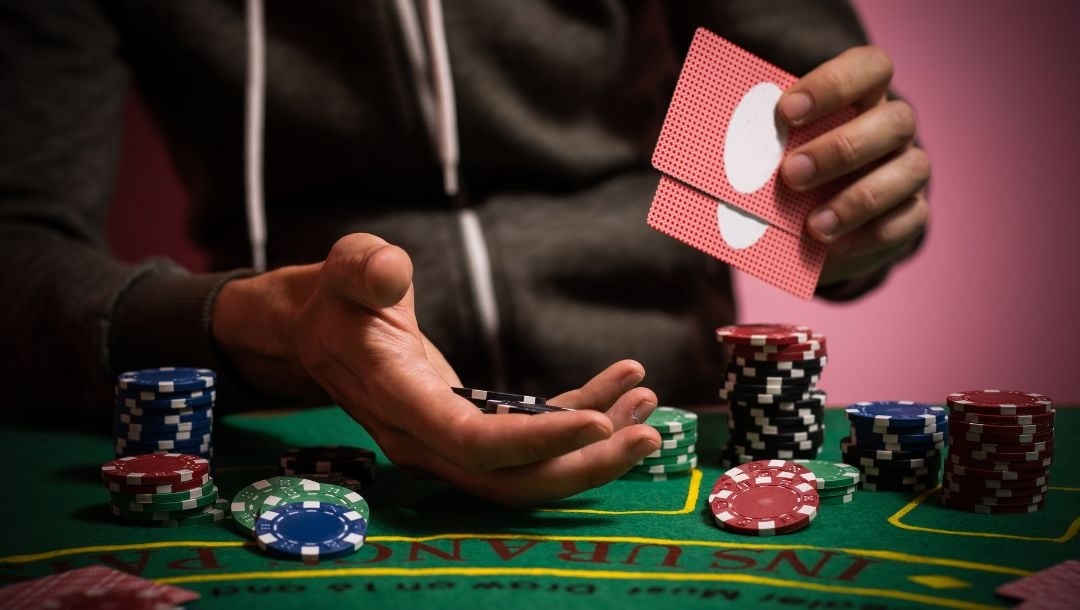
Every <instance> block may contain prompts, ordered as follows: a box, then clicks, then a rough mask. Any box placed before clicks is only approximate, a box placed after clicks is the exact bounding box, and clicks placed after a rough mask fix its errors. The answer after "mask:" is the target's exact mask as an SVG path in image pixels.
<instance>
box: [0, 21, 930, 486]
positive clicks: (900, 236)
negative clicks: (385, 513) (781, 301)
mask: <svg viewBox="0 0 1080 610" xmlns="http://www.w3.org/2000/svg"><path fill="white" fill-rule="evenodd" d="M263 9H265V14H263ZM245 11H246V12H245ZM444 11H445V14H444ZM253 17H256V18H253ZM245 19H247V21H245ZM262 19H265V23H262V22H261V20H262ZM698 26H705V27H708V28H710V29H712V30H713V31H715V32H717V33H719V34H721V35H722V36H725V37H727V38H729V39H731V40H732V41H734V42H735V43H737V44H740V45H742V46H744V47H746V48H748V49H749V50H750V51H752V52H755V53H757V54H759V55H762V56H763V57H765V58H766V59H769V60H771V61H773V62H775V63H777V64H779V65H780V66H781V67H784V68H786V69H788V70H789V71H792V72H794V73H797V74H805V77H804V78H803V79H802V80H801V81H800V82H799V83H798V84H797V85H796V86H794V87H793V88H792V89H791V90H789V91H788V92H787V93H786V94H785V96H784V97H783V98H782V99H781V100H780V102H779V106H778V113H779V115H780V116H781V117H782V118H783V119H784V120H786V121H789V122H790V123H791V124H792V126H793V128H796V129H797V128H798V126H800V125H803V124H806V123H808V122H811V121H813V120H814V119H816V118H818V117H821V116H824V115H827V114H829V113H831V112H834V111H835V110H837V109H839V108H842V107H844V106H847V105H853V106H854V107H855V108H856V109H857V110H858V111H859V112H860V114H859V116H858V117H857V118H856V119H855V120H853V121H852V122H850V123H849V124H847V125H844V126H843V127H841V128H838V129H836V130H834V131H832V132H830V133H828V134H826V135H824V136H822V137H821V138H818V139H817V140H815V141H813V142H810V143H809V144H807V145H806V146H804V147H802V148H801V149H800V150H797V151H794V152H793V153H792V154H791V155H789V156H788V157H787V158H786V159H785V160H784V162H783V164H782V166H781V175H782V176H783V178H784V180H785V181H786V182H787V184H789V185H790V186H791V187H792V188H796V189H806V188H814V187H815V186H817V185H820V184H823V183H825V182H828V181H831V180H835V179H837V178H845V179H853V181H852V182H851V184H850V185H849V186H847V187H846V188H844V189H843V190H842V191H841V192H840V193H839V195H838V196H837V197H836V198H834V199H833V200H832V201H830V202H829V203H828V204H827V205H826V206H825V207H824V208H822V209H821V210H818V211H816V212H815V213H813V214H811V216H810V218H809V219H808V230H809V231H810V233H811V234H812V235H813V236H814V237H815V238H816V239H819V240H821V241H822V242H824V243H826V244H829V245H830V247H831V253H830V256H829V259H828V261H827V263H826V268H825V271H824V273H823V277H822V281H821V285H820V287H819V294H821V295H822V296H825V297H829V298H851V297H854V296H857V295H858V294H861V293H862V292H864V291H865V290H868V289H869V288H872V287H873V286H875V285H876V284H878V283H880V281H881V280H882V279H883V278H884V276H885V274H886V273H887V272H888V269H889V267H890V265H891V264H892V263H893V262H895V261H896V260H899V259H901V258H903V257H904V256H905V255H906V254H908V253H910V252H911V250H912V249H913V248H914V244H916V243H917V241H918V239H919V237H920V236H921V234H922V232H923V230H924V227H925V225H926V222H927V217H928V208H927V204H926V200H925V196H924V194H923V188H924V186H925V184H926V182H927V180H928V179H929V163H928V161H927V158H926V155H925V154H924V153H923V152H922V151H921V150H920V149H918V148H917V147H915V146H913V141H914V137H915V120H914V114H913V112H912V110H911V108H910V107H909V106H908V105H907V104H906V103H904V102H901V101H889V100H888V99H887V98H886V93H887V90H888V86H889V83H890V80H891V77H892V66H891V63H890V61H889V59H888V57H887V55H886V54H885V53H884V52H883V51H881V50H880V49H876V48H873V47H867V46H861V45H864V44H865V40H864V38H863V35H862V33H861V31H860V29H859V26H858V22H857V19H856V18H855V16H854V15H853V14H852V12H851V10H850V8H849V7H848V6H846V4H843V3H840V2H779V1H774V2H762V1H755V2H715V3H706V2H700V3H697V2H680V3H656V2H649V3H627V4H625V5H624V4H620V3H615V2H595V3H592V2H568V3H559V2H550V3H548V2H515V3H484V2H466V1H461V2H452V3H451V2H448V3H446V5H445V6H442V5H441V4H440V3H439V2H438V1H437V0H424V1H423V2H421V3H419V4H415V3H413V2H411V1H409V0H399V1H395V2H389V1H383V2H345V1H341V2H334V3H330V2H327V3H320V4H319V5H316V6H314V7H312V6H308V5H301V4H300V3H285V2H270V3H267V6H265V7H263V6H262V3H261V2H258V1H249V2H248V3H247V6H241V5H240V4H239V3H236V2H233V3H222V2H218V1H211V0H205V1H203V2H198V1H189V2H138V1H134V0H130V1H126V2H125V1H116V2H99V3H91V2H87V3H58V2H53V3H50V2H42V3H21V2H7V3H5V6H4V8H3V14H2V16H0V66H3V69H2V76H0V79H2V80H0V90H2V91H3V94H4V99H5V103H6V105H7V108H6V109H5V112H4V113H2V117H0V134H2V135H0V235H2V236H3V239H2V244H3V245H2V246H0V248H2V250H0V251H2V253H3V256H2V260H3V261H4V262H5V273H4V274H2V279H0V286H2V288H0V296H2V297H3V298H4V301H5V304H6V306H7V307H6V311H5V313H4V317H3V321H2V324H3V331H4V334H5V336H9V337H12V339H13V341H12V343H13V347H14V348H15V352H16V353H19V354H20V356H21V358H20V363H19V366H17V367H14V368H13V369H10V370H8V371H6V372H5V373H4V378H3V382H4V384H5V386H6V387H9V388H14V391H13V392H12V393H11V394H9V395H8V397H9V400H11V401H14V403H15V404H25V403H26V402H28V401H31V400H32V401H34V402H42V401H47V402H50V403H54V404H59V405H61V406H63V407H66V408H77V407H78V406H83V407H86V408H89V409H91V410H97V411H99V412H103V411H106V410H107V409H108V404H109V388H110V384H111V379H112V378H113V376H114V375H115V373H116V372H118V371H121V370H125V369H130V368H138V367H141V366H153V365H162V364H188V365H200V366H209V367H211V368H215V369H218V371H219V372H220V373H221V375H220V377H221V379H222V382H223V386H224V387H223V392H222V397H221V400H220V402H222V403H224V405H225V406H226V407H228V406H229V405H233V406H235V405H243V404H264V405H265V404H283V405H299V404H312V403H326V402H334V403H337V404H341V405H342V406H343V407H344V408H345V409H346V410H347V411H348V412H349V413H351V414H352V415H353V417H355V418H356V419H357V421H359V422H360V423H361V424H362V425H364V427H365V428H367V430H368V431H369V432H370V433H371V434H372V436H373V437H374V438H375V439H376V441H377V442H378V443H379V445H380V447H381V448H382V449H383V450H384V451H385V452H386V454H387V455H388V456H389V457H390V458H391V459H392V460H393V461H395V462H396V463H397V464H399V465H400V466H402V467H404V468H406V469H409V470H412V471H414V472H426V473H431V474H434V475H435V476H439V477H441V478H443V479H446V480H448V481H450V482H452V483H454V484H456V485H458V486H460V487H462V488H464V489H467V490H469V491H471V492H473V493H476V494H479V495H483V496H486V497H489V498H492V499H495V500H497V501H500V502H506V503H512V504H530V503H535V502H540V501H544V500H547V499H551V498H557V497H563V496H567V495H571V494H573V493H576V492H578V491H581V490H583V489H586V488H589V487H593V486H596V485H600V484H603V483H605V482H607V481H609V480H611V479H613V478H614V477H616V476H618V475H619V474H621V473H622V472H624V471H625V470H626V469H628V468H629V467H630V465H631V464H633V463H634V462H635V461H637V460H638V459H640V458H641V457H642V456H644V455H646V454H648V453H651V452H652V451H653V450H655V449H656V447H658V438H657V436H656V434H655V432H654V431H652V430H651V429H650V428H648V427H647V426H640V425H635V422H639V421H642V420H644V418H646V417H647V416H648V414H649V413H650V412H651V409H652V408H653V407H654V406H655V405H656V404H657V396H656V394H654V393H653V391H652V390H650V389H647V388H644V387H639V384H640V383H641V382H642V380H643V379H644V376H645V368H646V367H647V368H648V369H649V373H650V374H649V380H650V385H651V386H653V387H655V388H657V390H658V391H659V393H660V395H661V396H662V397H663V399H664V401H665V402H670V403H689V404H694V403H701V402H705V401H708V400H710V399H711V398H712V396H713V392H714V390H715V386H716V382H715V376H716V374H717V373H716V372H717V371H719V370H720V366H721V362H720V361H721V354H720V352H719V347H718V346H717V345H716V343H715V341H714V340H713V338H712V329H713V328H715V327H716V326H719V325H722V324H725V323H730V322H732V321H733V319H734V303H733V297H732V294H731V285H730V278H729V273H728V269H727V268H726V267H725V266H723V265H721V264H719V263H718V262H717V261H714V260H711V259H708V257H705V256H703V255H701V254H700V253H697V252H695V251H692V250H690V249H689V248H686V247H685V246H682V245H680V244H678V243H676V242H674V240H670V239H668V238H666V237H663V236H661V235H659V234H656V233H655V232H652V231H651V230H650V229H648V228H647V227H646V226H645V223H644V217H645V212H646V210H647V208H648V203H649V201H650V199H651V195H652V192H653V190H654V189H655V184H656V174H655V172H653V171H652V170H651V169H650V168H649V155H650V152H651V149H652V146H653V145H654V143H655V140H656V135H657V133H658V131H659V127H660V124H661V122H662V120H663V116H664V111H665V109H666V105H667V102H668V100H669V99H670V95H671V91H672V87H673V84H674V79H675V77H676V76H677V73H678V66H679V58H681V57H682V55H683V54H684V53H685V50H686V47H687V45H688V44H689V40H690V36H691V34H692V32H693V30H694V28H696V27H698ZM245 41H251V42H253V43H255V47H253V51H251V52H250V53H246V52H245ZM263 43H265V47H263V48H264V49H265V51H264V53H261V52H260V51H259V47H260V45H262V44H263ZM260 58H261V59H260ZM264 70H265V72H263V71H264ZM263 76H265V81H263V79H262V77H263ZM245 78H246V79H247V80H246V82H247V84H248V87H247V89H246V92H245V89H244V83H245ZM129 79H133V80H134V81H135V82H136V83H137V84H138V85H139V87H140V90H141V92H142V94H143V96H144V98H145V99H146V100H147V102H148V105H149V107H150V108H151V110H152V112H153V114H154V116H155V117H156V118H157V120H158V122H159V124H160V126H161V129H162V131H163V133H164V134H165V135H166V138H167V140H168V141H169V145H170V149H171V151H172V153H173V156H174V158H175V160H176V162H177V165H178V167H179V169H180V172H181V174H182V176H183V177H184V178H185V180H186V182H187V183H188V185H189V188H190V190H191V193H192V197H193V200H194V201H193V203H194V206H195V209H194V212H193V225H194V234H195V236H196V239H197V240H198V241H199V242H200V243H201V244H202V245H203V246H204V247H206V248H207V250H208V251H209V252H210V253H211V257H212V264H213V267H214V268H215V269H219V270H222V271H219V272H216V273H212V274H188V273H186V272H183V271H182V270H179V269H177V268H176V267H175V266H173V265H171V264H169V263H168V262H165V261H148V262H145V263H143V264H140V265H138V266H134V267H133V266H128V265H123V264H120V263H118V262H116V261H115V260H113V259H112V258H111V257H110V256H109V255H108V253H107V252H106V251H105V248H104V247H103V245H102V236H101V231H100V223H101V218H102V216H103V213H104V206H105V202H106V201H107V200H108V195H109V185H110V183H111V177H112V169H113V167H114V163H115V156H116V144H117V142H118V132H119V129H120V115H121V107H122V101H123V99H124V96H125V93H126V90H127V86H128V82H129ZM263 100H265V117H266V118H265V121H266V122H265V128H264V129H260V125H261V123H260V121H259V120H258V117H259V114H260V112H259V110H261V109H263V105H262V101H263ZM245 107H246V108H247V109H248V114H247V115H246V118H247V121H246V123H245V114H244V108H245ZM245 125H246V130H245V129H244V127H245ZM263 138H265V143H266V146H265V150H264V149H263V147H262V146H260V142H261V141H262V139H263ZM245 143H246V148H245ZM245 155H246V156H245ZM263 167H265V169H266V172H265V179H259V173H260V171H261V169H262V168H263ZM242 170H246V174H245V171H242ZM245 175H246V180H245V179H244V176H245ZM263 187H265V197H260V196H259V195H258V192H259V189H260V188H263ZM245 195H246V200H247V204H248V205H247V217H246V219H245V216H244V210H245V207H244V205H243V202H244V201H245ZM264 221H265V223H266V227H267V228H268V235H269V238H268V239H267V240H266V242H265V250H264V249H263V247H262V245H263V244H262V237H263V232H262V230H261V229H262V226H263V225H262V223H263V222H264ZM251 246H254V248H251ZM327 252H328V254H327ZM264 255H265V257H266V259H267V260H268V261H269V265H268V266H269V267H270V269H271V270H270V271H268V272H265V273H259V274H253V273H252V272H250V271H247V270H244V268H245V267H247V266H248V265H249V264H251V261H253V260H254V261H255V263H256V266H260V265H259V263H260V262H261V260H260V259H261V257H263V256H264ZM236 269H240V270H238V271H237V270H236ZM414 286H415V289H414ZM436 346H437V347H436ZM440 350H442V352H440ZM443 352H445V353H446V354H448V358H444V356H443V355H442V353H443ZM621 358H630V360H620V359H621ZM616 360H618V362H616V364H613V365H610V366H608V367H607V368H604V367H605V365H606V363H609V362H612V361H616ZM448 361H449V362H448ZM449 363H453V367H451V365H450V364H449ZM642 363H644V365H645V366H643V365H642ZM600 369H603V370H602V372H600V373H599V374H597V375H596V376H595V377H593V378H592V380H590V381H588V382H586V383H585V384H584V385H583V386H581V387H580V388H578V389H576V390H572V391H570V392H568V393H566V394H563V395H559V396H554V397H552V399H551V402H552V403H553V404H561V405H563V406H568V407H576V408H579V409H581V410H580V411H578V412H575V413H565V414H563V413H560V414H553V415H544V416H542V417H531V418H529V417H524V416H522V417H516V416H501V417H486V416H483V414H481V413H479V412H478V411H477V410H476V409H475V408H473V407H471V405H470V404H469V403H468V402H467V401H465V400H463V399H460V398H458V397H456V396H455V395H454V394H452V393H451V392H450V390H449V386H450V385H461V384H462V379H464V381H465V384H466V385H469V386H472V387H482V388H483V387H490V388H492V389H508V390H512V391H519V392H527V393H536V394H545V395H548V394H550V393H551V391H550V390H551V388H570V387H575V386H577V385H578V384H580V383H582V380H583V379H585V378H587V377H588V376H589V375H590V374H592V372H593V371H597V370H600ZM57 371H61V372H62V374H63V379H62V381H58V380H57V379H56V376H57ZM459 376H460V377H459Z"/></svg>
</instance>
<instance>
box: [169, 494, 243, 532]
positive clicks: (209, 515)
mask: <svg viewBox="0 0 1080 610" xmlns="http://www.w3.org/2000/svg"><path fill="white" fill-rule="evenodd" d="M228 515H229V501H228V500H225V499H223V498H219V499H218V501H217V502H214V503H213V504H212V505H210V506H205V507H203V509H202V510H201V511H200V512H197V513H195V514H192V515H187V516H186V517H184V518H183V519H166V520H165V521H155V522H154V524H155V525H159V526H161V527H180V526H184V525H198V524H200V523H214V522H216V521H221V520H222V519H224V518H225V517H227V516H228Z"/></svg>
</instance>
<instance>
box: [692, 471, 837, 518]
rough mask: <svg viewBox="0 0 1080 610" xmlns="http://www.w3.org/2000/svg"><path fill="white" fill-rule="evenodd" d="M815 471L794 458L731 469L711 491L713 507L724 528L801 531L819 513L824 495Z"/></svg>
mask: <svg viewBox="0 0 1080 610" xmlns="http://www.w3.org/2000/svg"><path fill="white" fill-rule="evenodd" d="M814 481H816V479H815V477H814V475H813V473H812V472H811V471H810V470H808V469H806V468H804V467H802V466H800V465H799V464H796V463H794V462H785V461H782V460H761V461H755V462H750V463H748V464H746V465H743V466H737V467H734V468H731V469H729V470H727V471H726V472H725V473H724V474H723V475H721V476H720V478H718V479H717V480H716V483H715V484H714V485H713V488H712V492H711V493H710V494H709V509H710V510H711V512H712V514H713V518H714V520H715V522H716V524H717V525H718V526H719V527H721V528H722V529H725V530H728V531H731V532H735V533H739V534H748V535H753V536H772V535H776V534H788V533H791V532H795V531H798V530H800V529H802V528H804V527H806V526H807V525H809V524H810V522H811V521H812V520H813V519H814V518H815V517H816V516H817V513H818V506H820V499H819V496H818V492H817V487H816V484H815V482H814Z"/></svg>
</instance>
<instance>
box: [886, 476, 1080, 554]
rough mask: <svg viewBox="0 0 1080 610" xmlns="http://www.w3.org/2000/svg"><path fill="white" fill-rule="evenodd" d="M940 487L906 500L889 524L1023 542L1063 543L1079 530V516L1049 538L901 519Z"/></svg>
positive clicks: (1053, 487)
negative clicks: (949, 526)
mask: <svg viewBox="0 0 1080 610" xmlns="http://www.w3.org/2000/svg"><path fill="white" fill-rule="evenodd" d="M940 489H941V486H940V485H938V486H937V487H935V488H933V489H928V490H926V491H924V492H922V493H921V494H919V495H918V496H916V497H915V498H914V499H912V500H911V502H908V503H907V504H905V505H904V506H903V507H902V508H901V509H900V510H898V511H896V512H895V513H893V514H892V516H890V517H889V519H888V521H889V524H890V525H892V526H893V527H898V528H900V529H902V530H910V531H913V532H927V533H930V534H943V535H946V536H967V537H970V538H1001V539H1003V540H1023V541H1025V542H1055V543H1058V544H1062V543H1065V542H1068V541H1070V540H1072V539H1073V538H1075V537H1076V534H1077V533H1078V532H1080V517H1077V518H1075V519H1073V520H1072V522H1071V523H1070V524H1069V527H1067V528H1065V533H1063V534H1062V535H1060V536H1058V537H1056V538H1049V537H1046V536H1020V535H1017V534H997V533H994V532H966V531H961V530H946V529H939V528H936V527H924V526H921V525H911V524H908V523H904V522H903V521H902V519H903V518H904V517H905V516H907V514H908V513H910V512H911V511H913V510H915V509H916V508H918V507H919V506H920V505H922V503H923V502H924V501H926V499H927V498H929V497H930V496H931V495H933V494H934V493H935V492H937V491H938V490H940ZM1047 489H1048V490H1054V491H1070V492H1076V491H1080V487H1056V486H1051V487H1048V488H1047Z"/></svg>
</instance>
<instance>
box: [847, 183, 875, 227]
mask: <svg viewBox="0 0 1080 610" xmlns="http://www.w3.org/2000/svg"><path fill="white" fill-rule="evenodd" d="M878 205H879V200H878V195H877V193H876V192H875V191H874V189H872V188H870V186H869V185H866V184H855V185H853V186H852V187H851V190H850V191H849V192H848V197H847V198H846V201H845V205H844V206H842V211H841V214H843V215H844V216H845V218H844V220H846V221H847V222H853V221H857V220H862V219H866V218H870V217H872V216H873V215H874V214H875V213H876V212H877V209H878Z"/></svg>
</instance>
